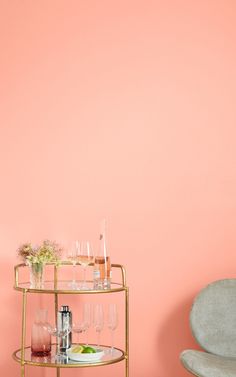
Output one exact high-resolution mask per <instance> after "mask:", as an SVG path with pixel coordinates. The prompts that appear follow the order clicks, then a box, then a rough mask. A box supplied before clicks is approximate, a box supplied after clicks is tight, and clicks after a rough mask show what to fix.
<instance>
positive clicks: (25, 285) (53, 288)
mask: <svg viewBox="0 0 236 377" xmlns="http://www.w3.org/2000/svg"><path fill="white" fill-rule="evenodd" d="M76 283H77V284H78V286H79V285H80V284H81V283H82V281H76ZM86 283H87V284H88V286H89V290H80V289H71V287H70V284H71V280H62V281H57V283H56V284H55V282H54V281H45V282H44V286H43V288H40V289H35V288H30V283H29V282H22V283H18V285H15V286H14V288H15V289H16V290H17V291H24V290H27V292H32V293H63V294H95V293H96V294H97V293H111V292H121V291H124V290H125V287H124V286H123V285H122V284H119V283H112V284H111V288H110V289H100V290H94V289H93V282H91V281H90V282H86Z"/></svg>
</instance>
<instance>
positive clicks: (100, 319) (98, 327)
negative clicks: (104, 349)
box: [93, 304, 104, 347]
mask: <svg viewBox="0 0 236 377" xmlns="http://www.w3.org/2000/svg"><path fill="white" fill-rule="evenodd" d="M93 326H94V328H95V331H96V333H97V346H98V347H99V346H100V337H101V331H102V329H103V326H104V315H103V306H102V304H96V305H95V307H94V315H93Z"/></svg>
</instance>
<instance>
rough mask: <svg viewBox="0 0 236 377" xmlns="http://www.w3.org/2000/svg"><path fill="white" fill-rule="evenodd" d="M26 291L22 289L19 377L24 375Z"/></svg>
mask: <svg viewBox="0 0 236 377" xmlns="http://www.w3.org/2000/svg"><path fill="white" fill-rule="evenodd" d="M26 293H27V290H26V289H24V290H23V305H22V327H21V377H24V376H25V335H26Z"/></svg>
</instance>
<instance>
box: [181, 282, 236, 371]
mask: <svg viewBox="0 0 236 377" xmlns="http://www.w3.org/2000/svg"><path fill="white" fill-rule="evenodd" d="M190 325H191V329H192V333H193V336H194V338H195V339H196V341H197V342H198V344H199V345H200V346H201V347H202V348H203V350H204V351H205V352H203V351H197V350H185V351H183V352H182V353H181V355H180V360H181V362H182V364H183V366H184V367H185V368H186V369H187V370H188V371H189V372H190V373H192V374H194V375H195V376H198V377H236V279H225V280H218V281H216V282H214V283H211V284H209V285H208V286H207V287H206V288H204V289H203V290H202V291H201V292H200V293H199V294H198V296H197V297H196V298H195V300H194V303H193V306H192V309H191V313H190Z"/></svg>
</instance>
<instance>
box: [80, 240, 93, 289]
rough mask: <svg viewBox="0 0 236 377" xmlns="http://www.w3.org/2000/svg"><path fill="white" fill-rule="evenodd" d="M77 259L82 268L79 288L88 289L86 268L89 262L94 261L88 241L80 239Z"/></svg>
mask: <svg viewBox="0 0 236 377" xmlns="http://www.w3.org/2000/svg"><path fill="white" fill-rule="evenodd" d="M77 261H78V262H79V264H80V265H81V266H82V268H83V272H84V274H83V283H82V285H81V286H80V288H81V289H84V290H88V289H89V286H88V285H87V284H86V270H87V267H88V265H89V264H90V263H92V262H93V261H94V257H93V251H92V248H91V245H90V242H89V241H82V242H81V243H80V247H79V251H78V256H77Z"/></svg>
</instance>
